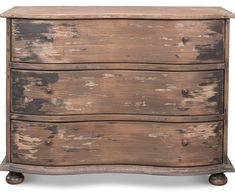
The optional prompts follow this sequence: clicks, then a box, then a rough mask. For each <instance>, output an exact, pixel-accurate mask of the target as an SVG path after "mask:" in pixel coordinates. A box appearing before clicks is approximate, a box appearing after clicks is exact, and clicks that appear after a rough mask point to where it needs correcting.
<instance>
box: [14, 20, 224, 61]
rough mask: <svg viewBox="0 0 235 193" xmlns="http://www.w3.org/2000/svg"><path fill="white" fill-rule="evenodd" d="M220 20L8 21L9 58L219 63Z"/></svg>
mask: <svg viewBox="0 0 235 193" xmlns="http://www.w3.org/2000/svg"><path fill="white" fill-rule="evenodd" d="M224 26H225V25H224V20H167V21H166V20H139V19H104V20H94V19H89V20H30V19H13V20H12V58H11V60H12V61H13V62H33V63H84V62H139V63H141V62H142V63H177V64H185V63H218V62H223V61H224Z"/></svg>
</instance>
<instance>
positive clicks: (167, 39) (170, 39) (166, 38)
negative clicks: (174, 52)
mask: <svg viewBox="0 0 235 193" xmlns="http://www.w3.org/2000/svg"><path fill="white" fill-rule="evenodd" d="M160 40H166V41H172V40H173V39H172V38H169V37H160Z"/></svg>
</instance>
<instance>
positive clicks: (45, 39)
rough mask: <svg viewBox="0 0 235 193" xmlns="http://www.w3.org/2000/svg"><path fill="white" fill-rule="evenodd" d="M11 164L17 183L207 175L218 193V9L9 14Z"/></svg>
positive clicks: (221, 152) (21, 10)
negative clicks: (86, 176)
mask: <svg viewBox="0 0 235 193" xmlns="http://www.w3.org/2000/svg"><path fill="white" fill-rule="evenodd" d="M2 16H3V17H6V18H7V59H6V60H7V126H6V129H7V130H6V133H7V134H6V135H7V136H6V141H7V150H6V158H5V160H4V161H3V163H2V165H1V170H4V171H10V172H9V174H8V175H7V177H6V180H7V182H8V183H10V184H18V183H21V182H23V180H24V176H23V174H22V173H33V174H55V175H56V174H77V173H94V172H124V173H145V174H158V175H206V174H212V175H211V176H210V178H209V181H210V183H212V184H214V185H224V184H226V182H227V178H226V176H225V175H224V172H231V171H234V168H233V166H232V164H231V163H230V161H229V159H228V158H227V134H228V128H227V125H228V60H229V54H228V48H229V19H230V18H231V17H234V14H233V13H231V12H229V11H226V10H224V9H222V8H218V7H217V8H216V7H201V8H199V7H182V8H174V7H14V8H12V9H10V10H8V11H6V12H5V13H3V14H2Z"/></svg>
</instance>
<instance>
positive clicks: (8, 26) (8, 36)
mask: <svg viewBox="0 0 235 193" xmlns="http://www.w3.org/2000/svg"><path fill="white" fill-rule="evenodd" d="M11 21H12V20H11V19H7V22H6V155H7V156H6V159H7V161H10V159H11V158H10V154H11V153H10V149H11V148H10V146H11V140H10V136H11V134H10V132H11V126H10V121H11V118H10V111H11V83H10V80H11V63H10V61H11Z"/></svg>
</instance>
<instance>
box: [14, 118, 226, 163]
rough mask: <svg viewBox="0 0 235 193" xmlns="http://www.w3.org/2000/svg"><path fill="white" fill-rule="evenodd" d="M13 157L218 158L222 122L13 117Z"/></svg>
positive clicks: (104, 160)
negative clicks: (63, 120)
mask: <svg viewBox="0 0 235 193" xmlns="http://www.w3.org/2000/svg"><path fill="white" fill-rule="evenodd" d="M11 129H12V131H11V161H12V162H13V163H23V164H33V165H45V166H50V165H51V166H55V165H56V166H64V165H86V164H138V165H157V166H196V165H210V164H219V163H222V131H223V122H222V121H218V122H203V123H156V122H132V121H129V122H128V121H93V122H73V123H43V122H27V121H15V120H14V121H12V122H11Z"/></svg>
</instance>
